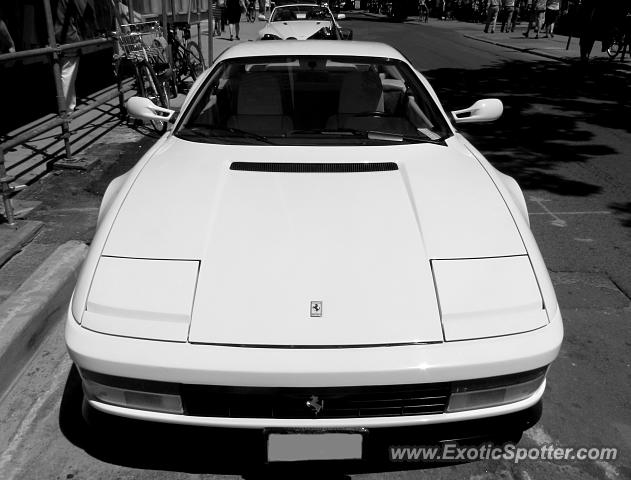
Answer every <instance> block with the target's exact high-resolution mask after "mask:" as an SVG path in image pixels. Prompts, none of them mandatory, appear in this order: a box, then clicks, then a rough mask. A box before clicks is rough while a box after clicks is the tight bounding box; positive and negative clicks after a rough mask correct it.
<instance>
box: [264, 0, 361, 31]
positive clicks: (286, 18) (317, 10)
mask: <svg viewBox="0 0 631 480" xmlns="http://www.w3.org/2000/svg"><path fill="white" fill-rule="evenodd" d="M344 18H346V16H345V15H344V14H343V13H340V14H338V15H337V18H336V17H335V16H334V15H333V13H331V10H330V9H329V7H328V6H323V5H318V4H315V3H297V4H288V5H281V6H277V7H276V8H274V10H272V14H271V15H270V18H269V20H268V21H267V24H266V25H265V27H264V28H263V29H262V30H261V31H259V35H258V38H259V40H352V38H353V31H352V30H350V29H348V28H342V27H340V25H339V24H338V22H337V20H343V19H344Z"/></svg>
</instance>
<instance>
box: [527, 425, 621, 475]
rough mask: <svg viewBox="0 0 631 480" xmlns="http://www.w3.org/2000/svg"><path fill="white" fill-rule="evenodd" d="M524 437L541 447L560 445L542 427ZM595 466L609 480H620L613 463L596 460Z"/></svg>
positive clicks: (535, 428) (528, 432)
mask: <svg viewBox="0 0 631 480" xmlns="http://www.w3.org/2000/svg"><path fill="white" fill-rule="evenodd" d="M524 436H525V437H528V438H529V439H530V440H532V441H533V442H535V443H536V444H537V446H539V447H542V446H545V445H554V446H555V447H558V446H559V443H558V442H556V441H554V439H553V438H552V437H551V436H550V435H548V433H547V432H546V431H545V430H544V429H543V427H542V426H541V425H535V426H534V427H532V428H531V429H529V430H526V431H525V432H524ZM594 465H596V466H598V467H599V468H600V469H601V470H602V471H603V472H604V474H605V476H606V477H607V478H608V479H609V480H619V479H620V473H619V472H618V469H617V468H616V467H615V466H614V465H612V464H611V463H609V462H606V461H604V460H595V461H594Z"/></svg>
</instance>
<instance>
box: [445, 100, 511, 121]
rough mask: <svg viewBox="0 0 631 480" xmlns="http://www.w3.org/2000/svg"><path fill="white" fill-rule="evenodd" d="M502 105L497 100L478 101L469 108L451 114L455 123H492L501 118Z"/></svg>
mask: <svg viewBox="0 0 631 480" xmlns="http://www.w3.org/2000/svg"><path fill="white" fill-rule="evenodd" d="M503 111H504V105H503V104H502V101H501V100H499V99H498V98H485V99H483V100H478V101H477V102H475V103H474V104H473V105H471V106H470V107H469V108H465V109H463V110H454V111H452V112H451V115H452V116H453V118H454V120H455V122H456V123H478V122H492V121H493V120H497V119H498V118H500V117H501V116H502V112H503Z"/></svg>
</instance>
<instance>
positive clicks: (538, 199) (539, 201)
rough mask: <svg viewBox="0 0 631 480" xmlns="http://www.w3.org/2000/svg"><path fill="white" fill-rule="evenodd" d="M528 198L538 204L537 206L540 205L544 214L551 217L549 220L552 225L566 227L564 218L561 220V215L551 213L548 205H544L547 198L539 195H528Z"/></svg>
mask: <svg viewBox="0 0 631 480" xmlns="http://www.w3.org/2000/svg"><path fill="white" fill-rule="evenodd" d="M529 200H530V201H531V202H534V203H536V204H537V205H539V207H541V209H542V210H543V211H544V212H545V214H547V215H549V216H551V217H552V221H551V222H550V223H551V224H552V225H554V226H555V227H567V222H566V221H565V220H563V219H562V218H561V217H559V216H558V215H556V214H555V213H553V212H552V211H551V210H550V209H549V208H548V207H546V205H545V203H544V202H547V201H549V200H547V199H545V198H541V197H530V198H529Z"/></svg>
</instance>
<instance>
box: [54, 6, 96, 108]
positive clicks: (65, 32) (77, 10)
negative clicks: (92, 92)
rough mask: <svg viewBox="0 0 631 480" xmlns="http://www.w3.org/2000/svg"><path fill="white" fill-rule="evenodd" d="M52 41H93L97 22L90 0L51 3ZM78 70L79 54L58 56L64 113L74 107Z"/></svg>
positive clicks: (60, 42) (61, 42) (63, 42)
mask: <svg viewBox="0 0 631 480" xmlns="http://www.w3.org/2000/svg"><path fill="white" fill-rule="evenodd" d="M52 11H53V15H54V18H53V23H54V26H55V40H56V41H57V44H58V45H63V44H66V43H76V42H80V41H82V40H87V39H89V38H94V36H95V33H96V22H95V17H94V13H95V12H94V9H93V7H92V2H91V1H90V0H57V1H56V2H53V4H52ZM78 70H79V53H78V51H73V50H66V51H64V52H63V55H62V56H61V83H62V90H63V94H64V99H65V109H66V112H67V113H72V112H73V111H74V109H75V107H76V106H77V95H76V92H75V81H76V79H77V72H78Z"/></svg>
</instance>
